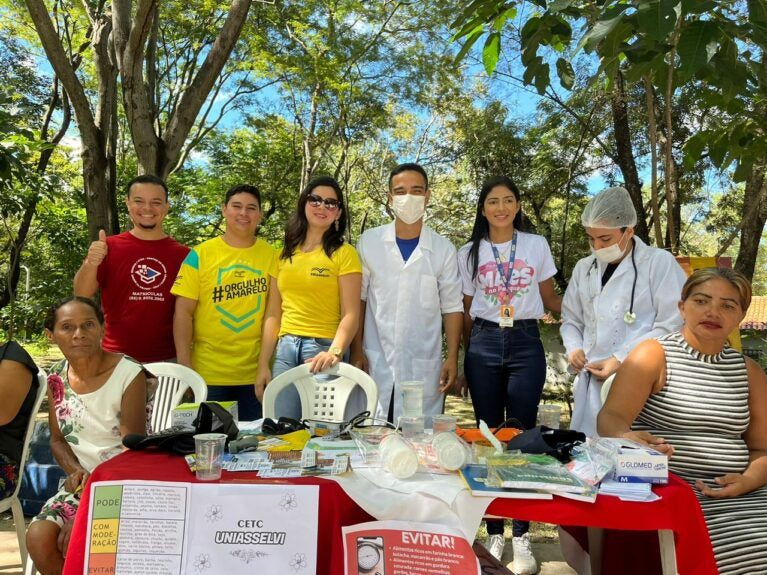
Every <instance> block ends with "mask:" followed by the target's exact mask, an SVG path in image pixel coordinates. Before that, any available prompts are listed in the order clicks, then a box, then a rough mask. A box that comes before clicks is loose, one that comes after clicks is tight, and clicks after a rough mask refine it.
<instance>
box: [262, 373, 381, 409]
mask: <svg viewBox="0 0 767 575" xmlns="http://www.w3.org/2000/svg"><path fill="white" fill-rule="evenodd" d="M322 375H337V376H338V377H337V378H335V379H325V378H316V377H315V374H313V373H311V371H309V364H308V363H307V364H303V365H299V366H297V367H294V368H293V369H289V370H288V371H286V372H285V373H283V374H280V375H278V376H277V377H275V378H274V379H273V380H272V381H271V382H270V383H269V385H267V386H266V391H265V392H264V400H263V402H262V403H263V411H264V417H271V418H273V417H274V416H275V413H274V403H275V399H276V398H277V395H279V392H280V391H282V390H283V389H284V388H286V387H288V386H289V385H295V386H296V390H297V391H298V395H299V397H300V398H301V417H302V418H304V419H317V420H320V421H343V419H344V409H345V408H346V403H347V401H348V400H349V396H350V395H351V393H352V390H354V388H355V387H357V386H358V385H359V386H360V387H361V388H362V389H363V390H364V391H365V395H366V396H367V405H366V407H365V409H367V410H368V411H369V412H370V413H371V415H372V414H375V412H376V405H377V404H378V386H377V385H376V383H375V381H373V378H372V377H370V376H369V375H368V374H367V373H365V372H364V371H362V370H361V369H357V368H356V367H354V366H353V365H349V364H348V363H338V364H336V365H335V366H333V367H331V368H330V369H328V370H325V371H323V372H322Z"/></svg>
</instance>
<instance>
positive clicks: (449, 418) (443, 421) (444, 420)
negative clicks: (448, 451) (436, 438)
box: [431, 414, 456, 435]
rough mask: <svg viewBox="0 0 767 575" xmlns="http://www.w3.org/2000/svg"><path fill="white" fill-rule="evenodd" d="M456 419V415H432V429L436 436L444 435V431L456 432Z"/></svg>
mask: <svg viewBox="0 0 767 575" xmlns="http://www.w3.org/2000/svg"><path fill="white" fill-rule="evenodd" d="M455 428H456V417H455V415H447V414H440V415H432V416H431V429H432V431H433V432H434V435H437V434H438V433H442V432H443V431H455Z"/></svg>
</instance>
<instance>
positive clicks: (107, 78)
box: [26, 0, 120, 239]
mask: <svg viewBox="0 0 767 575" xmlns="http://www.w3.org/2000/svg"><path fill="white" fill-rule="evenodd" d="M26 5H27V9H28V10H29V15H30V17H31V18H32V22H33V23H34V26H35V29H36V30H37V34H38V36H39V37H40V41H41V43H42V45H43V49H44V50H45V54H46V56H47V57H48V61H49V62H50V64H51V66H52V68H53V71H54V72H55V74H56V76H57V77H58V79H59V81H60V82H61V85H62V86H63V87H64V89H65V90H66V92H67V96H68V97H69V101H70V102H71V104H72V109H73V110H74V112H75V119H76V121H77V128H78V130H79V132H80V138H81V141H82V160H83V182H84V185H85V197H86V201H85V207H86V215H87V218H88V233H89V235H90V237H91V238H92V239H96V238H97V237H98V231H99V230H100V229H104V230H106V231H107V233H117V232H118V231H119V229H120V226H119V221H118V217H117V200H116V197H115V179H116V178H115V175H116V162H115V157H114V154H113V153H109V150H110V149H113V143H114V142H115V141H116V139H115V134H114V133H113V132H114V129H115V127H116V125H117V124H116V111H117V108H116V104H115V97H114V96H115V92H116V81H117V72H116V69H115V67H114V65H113V64H112V62H113V61H114V57H113V54H112V47H111V42H110V40H109V37H110V32H111V22H110V20H109V18H108V17H106V14H104V13H100V14H94V13H90V14H89V18H90V20H91V22H92V24H93V26H92V31H91V37H90V40H91V47H92V49H93V52H94V63H95V65H96V66H95V68H96V77H97V80H98V100H97V106H96V113H95V114H94V112H93V110H92V109H91V102H90V100H89V99H88V94H87V93H86V91H85V88H84V87H83V85H82V83H81V82H80V79H79V78H78V77H77V74H76V72H75V66H74V65H73V63H72V61H71V59H70V57H69V56H68V55H67V53H66V51H65V49H64V46H63V45H62V42H61V38H59V36H58V34H57V32H56V29H55V28H54V27H53V23H52V22H51V18H50V15H49V14H48V10H47V7H46V5H45V4H44V2H43V1H42V0H26ZM87 6H88V5H87V4H86V7H87ZM100 7H103V5H100Z"/></svg>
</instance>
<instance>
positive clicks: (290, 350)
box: [256, 176, 362, 419]
mask: <svg viewBox="0 0 767 575" xmlns="http://www.w3.org/2000/svg"><path fill="white" fill-rule="evenodd" d="M346 225H347V216H346V211H345V210H344V203H343V194H342V192H341V187H340V186H339V184H338V182H336V180H335V179H333V178H331V177H329V176H320V177H317V178H314V179H313V180H312V181H310V182H309V183H308V184H307V186H306V188H304V190H303V191H302V192H301V195H300V196H299V197H298V205H297V207H296V211H295V213H294V214H293V216H292V217H291V218H290V221H288V224H287V226H286V228H285V242H284V247H283V249H282V253H281V254H280V264H279V272H278V274H277V279H276V280H274V279H272V285H271V287H270V292H269V301H268V303H267V309H266V318H265V319H264V327H263V333H262V341H261V356H260V358H259V361H258V366H259V367H258V375H257V377H256V395H257V396H258V399H259V401H260V400H261V399H262V398H263V394H264V388H265V387H266V385H267V384H268V383H269V381H271V379H272V377H276V376H278V375H280V374H281V373H284V372H286V371H287V370H289V369H291V368H293V367H296V366H298V365H301V364H302V363H306V362H309V363H311V369H312V372H314V373H317V372H320V371H322V370H324V369H327V368H329V367H332V366H334V365H335V364H337V363H338V362H339V361H341V357H342V356H343V354H344V352H345V350H346V349H347V348H348V347H349V344H350V343H351V341H352V339H353V338H354V335H355V333H356V332H357V327H358V323H359V313H360V312H359V308H360V290H361V287H362V265H361V264H360V260H359V257H358V255H357V252H356V250H355V249H354V248H353V247H352V246H350V245H349V244H347V243H345V242H344V233H345V232H346ZM275 346H276V354H275V359H274V366H273V369H272V370H271V371H270V369H269V365H270V362H271V358H272V354H273V353H274V352H275ZM275 411H276V414H277V415H278V416H285V417H291V418H293V419H299V418H300V417H301V402H300V400H299V397H298V392H297V391H296V390H295V388H294V387H292V386H291V387H288V388H286V389H284V390H283V391H282V392H281V393H280V395H279V396H278V397H277V399H276V403H275Z"/></svg>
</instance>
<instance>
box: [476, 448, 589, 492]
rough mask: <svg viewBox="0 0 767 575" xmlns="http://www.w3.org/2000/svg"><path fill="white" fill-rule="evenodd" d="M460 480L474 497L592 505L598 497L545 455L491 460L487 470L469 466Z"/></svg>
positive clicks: (555, 461) (481, 467)
mask: <svg viewBox="0 0 767 575" xmlns="http://www.w3.org/2000/svg"><path fill="white" fill-rule="evenodd" d="M461 476H462V477H463V479H464V481H465V482H466V484H467V485H468V487H469V489H471V492H472V495H477V496H480V497H482V496H485V497H510V498H525V499H551V498H552V497H553V496H554V495H557V496H559V497H565V498H568V499H577V500H579V501H587V502H592V503H593V502H594V500H595V499H596V497H597V493H598V491H597V489H596V488H595V487H592V486H590V485H587V484H586V483H584V482H583V481H581V480H580V479H578V478H577V477H575V476H574V475H572V474H571V473H570V472H569V471H567V469H566V468H565V467H564V466H563V465H562V464H561V463H559V462H558V461H557V460H556V459H554V458H552V457H548V456H546V455H528V454H503V455H498V456H491V457H488V464H487V466H486V467H485V466H482V465H469V466H467V467H465V468H464V469H462V470H461Z"/></svg>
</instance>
